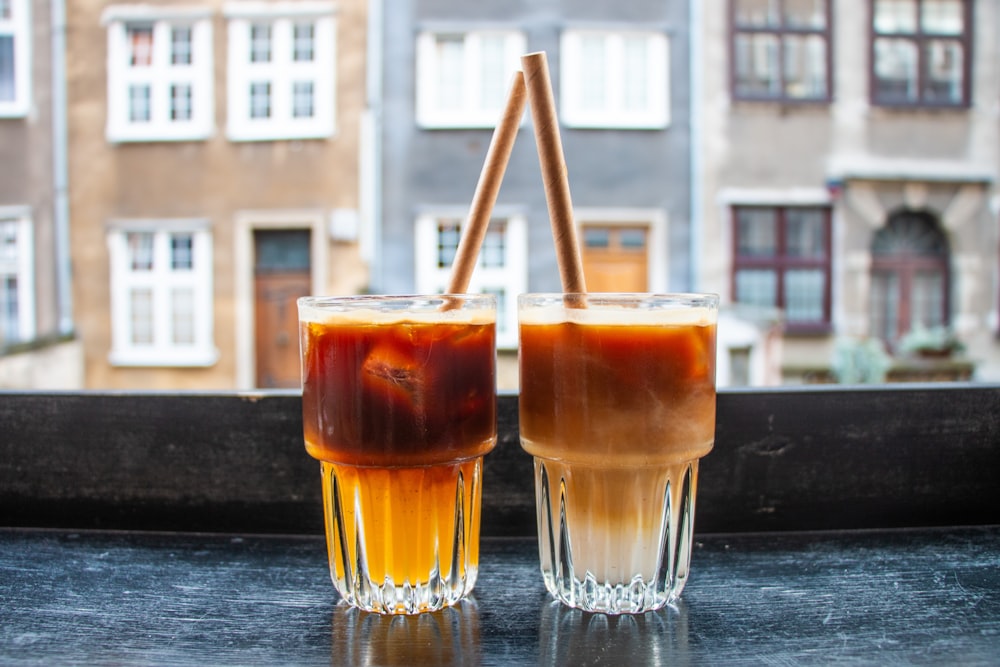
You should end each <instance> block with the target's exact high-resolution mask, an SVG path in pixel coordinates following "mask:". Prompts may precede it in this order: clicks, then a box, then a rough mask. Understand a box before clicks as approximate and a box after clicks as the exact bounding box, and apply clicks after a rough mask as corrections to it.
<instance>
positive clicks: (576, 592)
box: [535, 457, 698, 614]
mask: <svg viewBox="0 0 1000 667" xmlns="http://www.w3.org/2000/svg"><path fill="white" fill-rule="evenodd" d="M697 482H698V461H697V460H694V461H690V462H687V463H682V464H676V465H669V466H660V467H655V466H650V467H643V468H634V467H630V468H615V467H603V468H602V467H596V466H587V465H578V464H572V463H566V462H564V461H554V460H546V459H542V458H539V457H536V458H535V492H536V500H537V509H538V542H539V555H540V557H541V567H542V577H543V578H544V580H545V587H546V588H547V589H548V590H549V592H550V593H551V594H552V595H553V596H555V598H556V599H557V600H559V601H561V602H563V603H564V604H567V605H569V606H571V607H575V608H578V609H583V610H585V611H591V612H601V613H605V614H634V613H641V612H645V611H650V610H652V609H659V608H661V607H663V606H664V605H666V604H668V603H670V602H672V601H674V600H675V599H677V597H679V596H680V594H681V591H682V590H683V589H684V584H685V583H687V578H688V568H689V566H690V562H691V540H692V534H693V529H694V505H695V492H696V487H697Z"/></svg>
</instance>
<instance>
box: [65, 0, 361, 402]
mask: <svg viewBox="0 0 1000 667" xmlns="http://www.w3.org/2000/svg"><path fill="white" fill-rule="evenodd" d="M67 18H68V22H69V25H70V26H72V29H71V30H69V32H68V46H67V63H68V66H69V71H68V91H69V94H68V100H69V101H68V108H69V118H70V127H69V142H68V143H69V155H70V159H69V171H70V177H71V182H72V189H71V198H70V212H71V215H72V221H73V222H72V253H73V268H74V285H75V304H76V308H77V310H76V312H77V324H78V327H79V331H80V336H81V340H82V341H83V345H84V357H85V361H86V380H85V383H86V385H87V386H88V387H102V388H122V389H127V388H144V389H156V388H168V387H169V388H180V389H213V388H219V389H232V388H240V389H247V388H252V387H298V386H299V375H298V373H299V371H298V335H297V321H296V315H295V298H296V297H297V296H300V295H303V294H308V293H334V292H346V293H353V292H356V291H357V290H359V289H360V288H361V286H363V285H364V284H365V282H366V280H367V272H366V268H365V265H364V263H363V262H362V261H361V258H360V254H359V253H360V251H359V244H358V229H359V227H360V217H361V215H362V212H361V201H360V191H361V185H360V182H359V180H360V167H359V165H360V162H361V153H362V146H361V139H360V137H361V129H360V128H361V124H362V115H363V110H364V106H365V101H364V94H365V57H364V54H365V49H366V35H367V15H366V3H365V2H364V0H346V1H340V2H336V3H335V2H326V1H323V0H319V1H312V0H308V1H304V2H223V1H222V0H205V1H202V2H190V1H185V2H157V3H127V2H103V1H100V0H79V1H75V2H73V3H70V5H69V7H68V17H67Z"/></svg>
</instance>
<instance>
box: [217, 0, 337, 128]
mask: <svg viewBox="0 0 1000 667" xmlns="http://www.w3.org/2000/svg"><path fill="white" fill-rule="evenodd" d="M291 7H292V5H290V4H287V5H285V4H278V5H275V6H274V8H273V9H272V10H266V9H264V10H261V11H254V12H253V13H250V14H244V13H243V11H244V10H242V9H241V8H240V6H238V5H237V4H235V3H231V4H230V5H227V9H226V16H227V17H228V18H229V61H228V62H229V75H228V100H227V105H228V110H229V115H228V126H227V132H228V135H229V138H230V139H234V140H237V141H269V140H278V139H309V138H322V137H327V136H330V135H331V134H333V130H334V108H335V107H334V90H335V76H334V72H335V71H336V67H335V62H334V53H335V52H336V50H335V48H334V39H335V35H334V20H333V16H332V14H330V13H329V11H330V10H324V9H322V8H320V9H315V11H314V10H313V9H308V8H307V9H301V8H300V9H298V10H296V11H295V13H293V14H291V15H289V14H288V13H287V12H288V11H291ZM258 9H259V8H258Z"/></svg>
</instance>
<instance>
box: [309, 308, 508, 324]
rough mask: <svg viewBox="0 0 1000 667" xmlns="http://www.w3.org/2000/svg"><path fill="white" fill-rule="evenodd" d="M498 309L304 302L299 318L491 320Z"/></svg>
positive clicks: (435, 321) (351, 321) (343, 320)
mask: <svg viewBox="0 0 1000 667" xmlns="http://www.w3.org/2000/svg"><path fill="white" fill-rule="evenodd" d="M495 320H496V313H495V312H494V311H492V310H489V309H485V308H482V309H473V310H459V309H454V310H440V309H432V308H428V309H426V310H389V311H385V310H376V309H374V308H353V307H352V308H344V309H337V310H334V309H332V308H329V307H319V306H300V308H299V321H301V322H315V323H317V324H378V325H384V324H402V323H404V322H415V323H420V324H490V323H492V322H494V321H495Z"/></svg>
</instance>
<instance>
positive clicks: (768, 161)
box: [0, 0, 1000, 389]
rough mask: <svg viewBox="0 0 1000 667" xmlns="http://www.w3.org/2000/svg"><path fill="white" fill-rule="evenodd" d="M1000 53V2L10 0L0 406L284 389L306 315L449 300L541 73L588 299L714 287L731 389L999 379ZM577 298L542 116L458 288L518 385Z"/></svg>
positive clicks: (4, 75)
mask: <svg viewBox="0 0 1000 667" xmlns="http://www.w3.org/2000/svg"><path fill="white" fill-rule="evenodd" d="M998 29H1000V9H998V7H997V6H996V4H995V3H994V2H992V1H991V0H893V1H888V0H807V1H805V2H802V1H796V2H792V1H791V0H711V1H710V2H707V3H701V2H693V1H692V2H681V3H664V2H659V1H654V0H629V1H627V2H621V3H614V4H612V5H609V4H608V3H604V2H600V1H598V0H559V1H557V0H539V1H537V2H528V1H527V0H519V1H516V2H502V1H500V0H486V1H484V2H477V3H468V2H462V1H460V0H434V1H433V2H431V1H429V0H400V1H399V2H392V3H389V2H387V1H386V0H346V1H336V2H335V1H332V0H287V1H270V0H228V1H224V0H188V1H184V0H158V1H156V2H105V1H100V0H79V1H74V2H72V3H66V2H64V0H47V1H45V2H29V1H28V0H7V1H6V2H0V156H2V157H3V160H2V162H0V169H2V170H3V172H2V178H0V255H2V256H0V280H2V282H0V288H2V290H0V316H2V319H0V323H2V327H0V328H2V332H0V385H3V386H22V387H25V386H26V387H46V386H65V387H79V386H85V387H89V388H119V389H137V388H139V389H157V388H181V389H183V388H191V389H232V388H238V389H249V388H254V387H279V386H288V387H295V386H298V366H297V340H296V332H295V318H294V298H295V297H296V296H298V295H300V294H305V293H325V294H355V293H360V292H365V291H377V292H395V293H401V292H413V291H421V292H433V291H438V290H440V289H443V287H444V286H445V284H446V282H447V279H448V275H449V271H450V265H451V261H452V259H453V255H454V252H455V249H456V247H457V242H458V238H459V236H460V234H461V226H462V224H463V222H464V219H465V216H466V214H467V212H468V206H469V203H470V201H471V198H472V194H473V192H474V189H475V184H476V180H477V178H478V176H479V172H480V168H481V166H482V164H483V160H484V158H485V154H486V150H487V147H488V145H489V141H490V137H491V135H492V130H493V126H494V124H495V123H496V121H497V119H498V118H499V114H500V109H501V108H502V105H503V102H504V95H505V93H506V91H507V86H508V84H509V81H510V76H511V73H512V71H513V70H514V69H515V68H517V67H518V66H519V57H520V55H522V54H524V53H527V52H531V51H545V52H546V53H547V55H548V61H549V68H550V73H551V75H552V83H553V88H554V93H555V97H556V102H557V108H558V111H559V115H560V131H561V133H562V139H563V146H564V150H565V153H566V162H567V165H568V169H569V178H570V186H571V190H572V195H573V203H574V208H575V211H574V212H575V216H576V221H577V225H578V229H579V238H580V240H581V242H582V253H583V260H584V266H585V272H586V277H587V282H588V287H589V288H590V289H591V290H594V291H611V290H648V291H684V290H704V291H715V292H718V293H719V294H721V295H722V297H723V302H724V304H725V306H724V310H725V312H724V315H723V323H724V326H721V327H720V365H719V373H720V384H723V385H726V384H775V383H778V382H800V381H815V380H821V381H826V380H829V379H831V378H833V377H835V376H836V374H837V368H836V364H837V361H836V360H837V358H838V354H839V351H840V350H842V348H843V343H844V342H845V341H847V342H852V341H853V342H856V343H858V345H859V346H862V345H863V344H864V345H866V344H867V343H868V342H870V341H872V340H875V341H880V342H881V343H880V344H881V345H883V346H884V347H885V349H886V350H887V351H888V352H889V353H890V354H892V355H893V358H894V361H890V362H888V365H887V368H886V370H887V373H888V377H889V379H956V378H958V379H960V378H964V377H973V378H976V379H983V380H996V379H998V378H1000V346H998V343H997V333H998V329H1000V314H998V312H1000V277H998V273H1000V266H998V265H1000V253H998V244H1000V238H998V237H1000V234H998V225H997V220H998V209H1000V204H998V202H1000V197H998V194H997V178H998V175H1000V124H998V123H1000V122H998V120H997V117H996V112H995V107H996V100H997V97H998V95H1000V82H998V80H1000V77H998V76H997V75H998V73H1000V60H998V58H997V56H998V55H1000V54H998V53H997V47H996V46H995V39H994V36H995V35H996V34H997V32H998ZM560 288H561V286H560V284H559V276H558V270H557V265H556V256H555V250H554V248H553V244H552V236H551V232H550V227H549V221H548V213H547V209H546V204H545V199H544V191H543V188H542V180H541V174H540V170H539V165H538V158H537V153H536V149H535V141H534V136H533V128H532V124H531V121H530V116H529V115H527V114H526V116H525V118H524V120H523V122H522V126H521V130H520V134H519V137H518V141H517V143H516V145H515V147H514V152H513V155H512V156H511V161H510V164H509V166H508V170H507V173H506V176H505V178H504V182H503V187H502V188H501V191H500V196H499V200H498V202H497V205H496V207H495V210H494V217H493V220H492V222H491V226H490V231H489V233H488V235H487V239H486V242H485V244H484V248H483V251H482V254H481V256H480V264H479V266H478V267H477V269H476V271H475V274H474V278H473V285H472V286H471V289H473V290H477V291H478V290H485V291H490V292H493V293H495V294H497V296H498V298H499V300H500V304H501V310H500V321H499V343H500V348H501V349H500V358H501V373H502V377H501V386H502V387H505V388H510V387H514V386H516V381H517V378H516V367H515V365H514V361H515V349H516V313H515V299H516V295H517V294H518V293H520V292H525V291H548V290H559V289H560ZM919 329H929V330H936V329H941V330H947V331H948V332H950V333H952V334H954V335H955V337H956V338H957V339H958V340H959V341H960V342H961V344H962V345H963V346H964V352H963V353H962V354H961V355H960V356H957V357H955V356H952V357H950V358H945V359H935V360H925V359H918V358H916V357H914V356H912V355H910V354H909V353H908V352H907V349H906V342H907V341H906V334H907V333H908V332H910V331H913V330H919ZM859 349H860V348H859ZM865 349H870V348H865ZM876 361H877V360H876ZM873 363H874V362H873ZM879 363H881V362H879ZM53 378H54V379H53Z"/></svg>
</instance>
